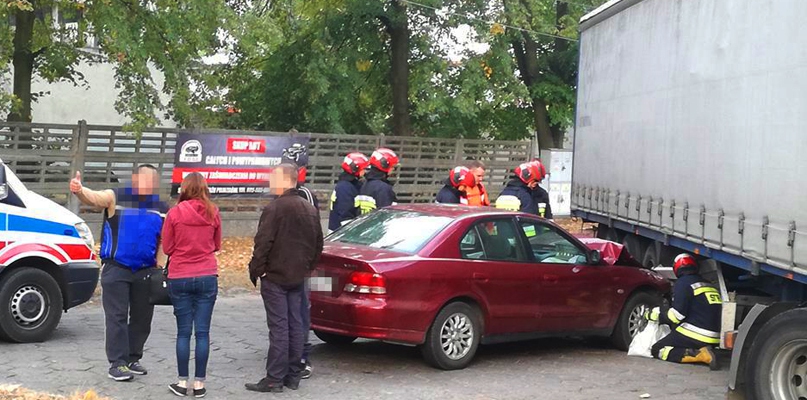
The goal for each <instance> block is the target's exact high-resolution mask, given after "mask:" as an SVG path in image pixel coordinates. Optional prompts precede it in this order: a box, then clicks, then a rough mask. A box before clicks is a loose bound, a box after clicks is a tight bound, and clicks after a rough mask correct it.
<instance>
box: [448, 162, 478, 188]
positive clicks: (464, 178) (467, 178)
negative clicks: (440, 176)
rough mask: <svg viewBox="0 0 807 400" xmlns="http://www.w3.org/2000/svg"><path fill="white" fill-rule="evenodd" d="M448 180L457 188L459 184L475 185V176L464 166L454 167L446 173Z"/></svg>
mask: <svg viewBox="0 0 807 400" xmlns="http://www.w3.org/2000/svg"><path fill="white" fill-rule="evenodd" d="M448 180H449V182H451V186H454V187H455V188H459V187H460V186H465V187H472V186H476V177H475V176H474V174H472V173H471V170H470V169H468V168H466V167H454V169H452V170H451V172H449V173H448Z"/></svg>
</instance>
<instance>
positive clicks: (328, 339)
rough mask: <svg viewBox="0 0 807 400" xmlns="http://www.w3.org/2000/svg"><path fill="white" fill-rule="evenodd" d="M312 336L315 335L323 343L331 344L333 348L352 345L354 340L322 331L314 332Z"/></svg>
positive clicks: (353, 338)
mask: <svg viewBox="0 0 807 400" xmlns="http://www.w3.org/2000/svg"><path fill="white" fill-rule="evenodd" d="M314 335H316V336H317V337H318V338H319V340H322V341H323V342H325V343H328V344H332V345H334V346H346V345H349V344H351V343H353V342H354V341H355V340H356V337H355V336H343V335H337V334H335V333H330V332H323V331H317V330H315V331H314Z"/></svg>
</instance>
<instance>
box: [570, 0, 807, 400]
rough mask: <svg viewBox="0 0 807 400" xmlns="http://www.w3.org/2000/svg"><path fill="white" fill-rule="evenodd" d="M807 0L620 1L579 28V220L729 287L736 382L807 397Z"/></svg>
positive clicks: (724, 339)
mask: <svg viewBox="0 0 807 400" xmlns="http://www.w3.org/2000/svg"><path fill="white" fill-rule="evenodd" d="M805 16H807V1H803V0H613V1H609V2H607V3H606V4H604V5H603V6H601V7H599V8H598V9H596V10H594V11H593V12H591V13H589V14H588V15H586V16H585V17H583V19H582V20H581V23H580V31H581V32H580V43H579V44H580V66H579V75H578V99H577V112H576V118H575V119H576V121H575V142H574V161H573V177H572V199H571V200H572V207H571V208H572V214H573V215H574V216H577V217H580V218H582V219H583V220H585V221H589V222H596V223H598V229H597V235H598V236H599V237H601V238H606V239H610V240H615V241H619V242H622V243H623V244H625V245H626V247H627V248H628V251H629V252H630V253H631V254H632V255H633V256H634V257H635V258H637V259H638V260H641V262H642V263H643V264H644V265H645V266H647V267H648V268H654V269H658V270H665V269H666V270H668V269H669V268H670V267H671V266H672V262H673V258H674V257H675V256H676V255H677V254H679V253H682V252H689V253H692V254H695V255H696V256H697V257H698V258H699V260H700V266H701V271H702V273H703V274H704V276H706V277H708V278H710V279H712V280H714V282H715V283H716V284H717V285H718V286H719V289H720V291H721V293H722V296H723V299H724V302H723V313H722V330H721V344H720V346H721V347H722V348H724V349H729V350H731V364H730V371H729V382H728V387H729V389H730V392H731V395H732V396H735V397H737V396H742V395H743V394H744V395H745V396H746V398H748V399H760V400H766V399H778V400H784V399H804V398H807V290H805V287H807V286H805V284H807V156H806V155H807V24H805V22H804V17H805Z"/></svg>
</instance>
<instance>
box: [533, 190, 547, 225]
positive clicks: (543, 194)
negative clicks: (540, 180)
mask: <svg viewBox="0 0 807 400" xmlns="http://www.w3.org/2000/svg"><path fill="white" fill-rule="evenodd" d="M532 201H533V202H535V207H536V208H537V209H538V215H539V216H541V217H544V218H546V219H552V207H551V206H550V205H549V192H547V191H546V190H545V189H544V188H542V187H540V186H536V187H535V189H532ZM541 204H543V206H542V205H541Z"/></svg>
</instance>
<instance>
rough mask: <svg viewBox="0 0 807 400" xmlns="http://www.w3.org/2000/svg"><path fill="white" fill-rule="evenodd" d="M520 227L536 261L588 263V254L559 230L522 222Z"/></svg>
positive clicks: (539, 224) (548, 226)
mask: <svg viewBox="0 0 807 400" xmlns="http://www.w3.org/2000/svg"><path fill="white" fill-rule="evenodd" d="M520 225H521V230H522V231H523V232H524V236H526V237H527V241H528V242H529V244H530V249H531V250H532V254H533V257H534V258H535V261H538V262H541V263H547V264H585V263H586V258H587V256H586V252H585V251H583V250H582V249H580V248H579V247H577V246H576V245H575V244H574V243H572V242H571V241H570V240H569V239H567V238H566V237H565V236H563V235H562V234H561V233H560V231H559V230H558V228H555V227H554V226H550V225H544V224H541V223H538V222H532V221H521V222H520Z"/></svg>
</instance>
